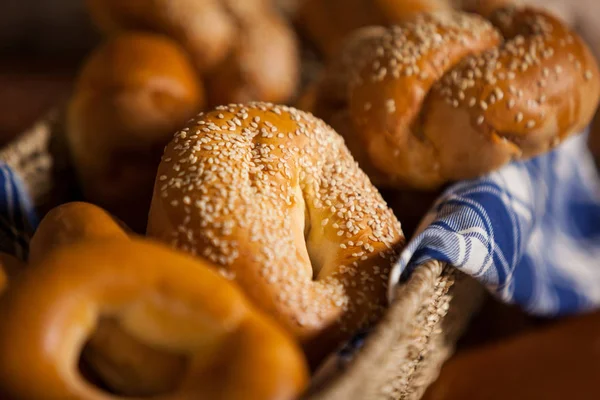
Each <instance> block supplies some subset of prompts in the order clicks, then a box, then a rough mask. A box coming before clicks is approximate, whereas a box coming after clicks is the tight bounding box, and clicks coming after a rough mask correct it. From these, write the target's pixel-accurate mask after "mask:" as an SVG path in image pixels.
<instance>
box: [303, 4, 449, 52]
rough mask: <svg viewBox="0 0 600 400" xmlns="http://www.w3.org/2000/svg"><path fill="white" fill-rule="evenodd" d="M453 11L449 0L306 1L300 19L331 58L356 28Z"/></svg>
mask: <svg viewBox="0 0 600 400" xmlns="http://www.w3.org/2000/svg"><path fill="white" fill-rule="evenodd" d="M450 9H451V5H450V3H449V2H448V0H304V1H303V2H302V3H301V5H300V6H299V10H298V16H297V19H298V21H299V25H300V27H301V29H302V30H303V31H305V32H306V34H307V35H308V37H309V38H310V39H311V40H312V41H313V42H314V44H315V45H316V46H317V47H318V48H319V50H320V51H321V52H322V53H323V55H324V56H325V57H326V58H330V57H332V56H334V55H336V54H337V52H338V51H339V48H340V47H341V45H342V43H343V41H344V39H345V37H346V36H347V35H349V34H350V33H351V32H353V31H354V30H356V29H359V28H362V27H366V26H370V25H391V24H396V23H399V22H402V21H406V20H408V19H411V18H413V17H414V16H415V15H417V14H419V13H422V12H431V11H438V10H450Z"/></svg>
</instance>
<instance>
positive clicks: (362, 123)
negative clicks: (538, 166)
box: [309, 7, 600, 190]
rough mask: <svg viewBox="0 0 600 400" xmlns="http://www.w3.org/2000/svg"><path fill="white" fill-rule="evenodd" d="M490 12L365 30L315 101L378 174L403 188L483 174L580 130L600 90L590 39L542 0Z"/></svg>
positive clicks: (380, 181)
mask: <svg viewBox="0 0 600 400" xmlns="http://www.w3.org/2000/svg"><path fill="white" fill-rule="evenodd" d="M490 20H491V22H490V21H488V20H485V19H484V18H482V17H480V16H477V15H474V14H469V13H464V12H459V11H450V12H436V13H425V14H421V15H419V16H417V17H415V18H414V19H412V20H410V21H407V22H405V23H402V24H399V25H396V26H393V27H389V28H387V29H386V28H379V29H377V28H363V29H362V30H358V31H355V32H354V33H353V34H352V35H351V36H350V37H348V39H347V42H346V44H345V45H344V47H343V49H342V50H341V51H340V55H339V56H338V57H336V58H335V59H333V60H332V62H331V63H330V66H329V68H330V70H329V71H328V72H327V73H326V74H325V75H324V77H323V79H322V81H321V83H320V85H321V89H320V91H319V92H318V93H317V94H316V95H315V100H314V102H313V104H314V109H313V110H309V111H313V112H314V113H315V114H316V115H317V116H319V117H322V118H323V119H325V120H326V121H327V122H328V123H330V124H332V125H333V127H334V128H335V129H337V130H338V132H340V134H342V136H344V138H345V139H346V142H347V143H348V147H349V148H350V149H351V151H353V152H354V155H355V157H356V158H357V160H358V162H359V163H360V164H361V166H362V167H363V168H364V169H365V171H366V172H367V173H369V175H370V177H371V179H372V180H373V181H374V183H375V184H376V185H379V186H385V187H391V188H397V189H416V190H437V189H439V188H440V187H442V186H443V185H444V184H447V183H450V182H453V181H458V180H463V179H472V178H476V177H479V176H481V175H484V174H487V173H489V172H492V171H494V170H495V169H497V168H499V167H501V166H503V165H504V164H506V163H508V162H510V161H513V160H525V159H529V158H531V157H534V156H537V155H540V154H543V153H545V152H547V151H548V150H550V149H551V148H553V147H555V146H557V145H558V144H560V143H561V142H562V141H563V140H564V139H565V138H567V137H568V136H569V135H571V134H577V133H579V132H581V131H582V130H583V129H584V128H585V127H586V126H587V125H588V124H589V122H590V120H591V119H592V117H593V114H594V113H595V110H596V107H597V105H598V99H599V97H600V78H599V72H598V66H597V63H596V60H595V59H594V57H593V56H592V54H591V52H590V51H589V49H588V47H587V46H586V45H585V43H584V42H583V40H581V38H580V37H579V36H578V35H577V34H575V33H573V32H572V31H571V30H570V29H569V28H568V27H567V26H566V25H565V24H564V23H562V22H561V21H560V20H558V19H556V18H555V17H553V16H551V15H550V14H549V13H546V12H543V11H539V10H536V9H533V8H513V7H507V8H502V9H497V10H496V11H495V12H494V13H493V14H492V15H491V16H490ZM352 142H356V143H352Z"/></svg>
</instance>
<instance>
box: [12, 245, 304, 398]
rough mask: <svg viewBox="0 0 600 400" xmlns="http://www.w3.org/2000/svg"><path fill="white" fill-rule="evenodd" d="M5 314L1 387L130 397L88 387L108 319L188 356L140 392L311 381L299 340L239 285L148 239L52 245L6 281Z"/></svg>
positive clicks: (242, 394) (252, 388) (225, 392)
mask: <svg viewBox="0 0 600 400" xmlns="http://www.w3.org/2000/svg"><path fill="white" fill-rule="evenodd" d="M32 310H35V312H32ZM0 315H2V320H1V321H0V354H2V357H0V393H1V394H2V397H3V398H9V399H23V400H56V399H108V398H110V399H125V398H129V396H126V395H127V394H123V393H117V394H109V393H106V392H103V391H101V390H100V389H98V388H96V387H94V386H91V385H90V384H89V383H88V382H87V381H86V380H85V379H84V378H83V376H82V375H81V373H80V372H79V370H78V368H77V365H78V358H79V356H80V354H81V351H82V348H83V347H84V345H85V343H86V342H87V340H88V339H89V338H90V336H92V335H93V334H94V331H95V329H96V325H97V324H99V323H101V321H102V319H103V318H109V319H112V320H114V321H116V324H117V325H118V326H119V327H121V328H122V329H123V330H124V331H125V332H126V333H127V334H128V335H130V336H131V337H132V338H134V339H135V342H137V343H140V344H143V345H145V346H147V347H149V348H151V349H154V350H155V351H157V352H159V353H160V354H164V355H163V357H166V356H171V357H181V358H183V359H184V360H185V368H184V369H183V371H182V373H181V375H179V376H178V377H177V378H178V381H177V385H176V386H174V387H172V388H170V390H169V391H166V392H155V393H147V394H141V395H139V396H144V395H147V396H151V397H152V398H153V399H157V400H161V399H164V400H167V399H189V400H192V399H199V398H202V399H228V400H236V399H239V400H242V399H265V400H271V399H272V400H293V399H295V398H296V397H297V396H298V394H299V393H300V392H301V391H302V390H303V388H304V386H305V385H306V383H307V380H308V373H307V368H306V365H305V361H304V359H303V356H302V354H301V351H300V349H299V348H298V346H297V344H296V343H294V341H293V340H292V339H291V338H290V337H288V336H287V335H286V334H285V333H284V332H283V331H282V330H281V328H279V327H278V326H277V325H276V324H275V323H274V322H272V321H271V320H270V319H268V318H267V317H265V316H264V315H262V314H260V313H259V312H257V311H256V310H255V309H254V308H253V307H252V306H251V305H250V304H249V303H248V301H247V300H246V298H245V297H244V296H243V295H242V293H241V292H240V291H239V289H238V288H237V287H235V286H234V285H233V284H231V283H229V282H227V281H226V280H225V279H223V278H222V277H220V276H218V274H217V273H215V272H213V269H212V268H211V267H210V266H209V265H208V264H206V263H203V262H201V261H199V260H194V259H192V258H190V257H187V256H185V255H182V254H179V253H177V252H174V251H173V250H170V249H167V248H164V247H162V246H160V245H158V244H155V243H150V242H148V241H143V240H141V239H133V240H131V241H125V240H105V241H100V240H99V241H88V242H80V243H76V244H71V245H68V246H65V247H61V248H59V249H57V250H56V251H53V252H51V253H50V254H48V256H47V257H45V258H44V259H43V260H42V261H40V262H39V263H36V264H33V265H30V267H29V268H28V269H27V270H26V271H25V272H24V273H23V274H21V275H20V277H19V279H17V280H15V281H14V282H13V283H11V285H10V286H9V289H8V290H7V291H6V293H5V294H4V295H3V296H2V297H1V298H0ZM120 350H121V351H122V352H128V351H129V350H130V349H129V348H121V349H120ZM146 383H149V382H146Z"/></svg>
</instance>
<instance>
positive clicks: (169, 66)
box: [67, 33, 204, 231]
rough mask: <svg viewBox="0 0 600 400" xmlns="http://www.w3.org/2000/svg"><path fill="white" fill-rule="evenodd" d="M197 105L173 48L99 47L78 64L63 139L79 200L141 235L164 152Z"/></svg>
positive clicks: (121, 40) (180, 55)
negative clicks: (80, 195) (80, 194)
mask: <svg viewBox="0 0 600 400" xmlns="http://www.w3.org/2000/svg"><path fill="white" fill-rule="evenodd" d="M203 105H204V94H203V88H202V86H201V84H200V83H199V81H198V79H197V75H196V73H195V70H194V68H193V66H192V64H191V62H190V60H189V58H188V56H187V54H186V53H185V52H184V50H183V49H182V48H181V47H179V45H177V44H176V43H175V42H173V41H172V40H170V39H168V38H166V37H164V36H160V35H157V34H151V33H126V34H122V35H118V36H115V37H112V38H111V39H109V40H107V41H106V43H104V44H103V45H101V46H100V47H99V48H98V49H96V50H95V51H94V52H93V54H92V55H91V56H90V58H89V59H88V60H87V62H86V63H85V65H84V67H83V69H82V71H81V73H80V75H79V77H78V79H77V82H76V86H75V90H74V93H73V95H72V98H71V100H70V103H69V105H68V116H67V138H68V142H69V146H70V150H71V154H72V158H73V162H74V165H75V167H76V172H77V174H78V177H79V180H80V184H81V188H82V191H83V194H84V196H85V198H86V200H89V201H91V202H93V203H96V204H98V205H100V206H101V207H104V208H106V209H107V210H108V211H110V212H111V213H113V214H114V215H116V216H117V217H118V218H120V219H121V220H123V221H124V222H125V223H126V224H128V225H129V226H130V227H131V228H132V229H134V230H135V231H143V230H144V229H145V226H146V220H147V214H148V209H149V206H150V198H151V196H152V188H153V185H154V177H155V174H156V169H157V167H158V163H159V161H160V157H161V155H162V152H163V149H164V146H165V145H166V144H167V143H168V142H169V140H170V139H171V137H172V135H173V133H174V132H175V131H177V130H178V129H179V128H181V127H182V126H183V125H184V124H185V122H186V121H187V120H188V119H189V118H191V117H192V116H193V115H195V114H196V113H197V112H198V110H199V109H200V108H201V107H202V106H203Z"/></svg>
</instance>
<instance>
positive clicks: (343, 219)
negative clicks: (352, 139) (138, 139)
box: [148, 103, 404, 357]
mask: <svg viewBox="0 0 600 400" xmlns="http://www.w3.org/2000/svg"><path fill="white" fill-rule="evenodd" d="M148 234H149V235H150V236H151V237H156V238H159V239H160V240H162V241H165V242H167V243H170V244H171V245H173V246H174V247H177V248H180V249H183V250H185V251H188V252H190V253H192V254H194V255H197V256H200V257H203V258H206V259H209V260H211V261H213V262H215V263H218V264H219V266H220V269H221V271H222V272H223V274H224V275H226V276H228V277H230V278H232V279H235V280H236V281H237V282H238V283H239V284H240V286H241V287H242V288H243V289H244V291H245V292H246V293H247V294H248V295H249V296H250V298H251V299H252V300H253V301H254V302H255V303H256V304H258V305H259V306H260V307H261V308H263V309H264V310H266V311H268V312H270V313H271V314H273V315H274V316H275V317H276V318H277V319H278V320H279V321H280V322H281V323H282V324H283V325H284V326H285V327H286V328H287V329H288V330H290V331H291V332H293V333H294V334H295V335H296V336H297V337H298V338H300V339H301V340H302V341H303V342H304V343H305V346H306V348H307V349H308V351H309V352H311V351H315V352H317V353H319V352H320V353H321V354H320V355H321V356H322V355H323V354H322V353H323V352H326V351H331V350H332V349H333V347H332V346H335V344H337V343H339V341H340V340H341V339H342V338H346V337H347V336H348V335H349V334H351V333H352V332H353V331H354V330H356V329H357V328H360V327H362V326H365V325H367V324H369V323H372V322H373V321H375V320H376V319H377V318H378V317H379V316H380V315H381V313H382V311H383V309H384V307H385V306H386V305H387V300H386V286H387V276H388V274H389V271H390V266H391V264H392V263H393V262H394V260H395V259H396V256H397V251H398V250H399V248H400V247H401V246H402V245H403V243H404V237H403V235H402V231H401V228H400V224H399V223H398V221H397V220H396V218H395V217H394V215H393V213H392V212H391V210H389V208H388V207H387V206H386V204H385V202H384V201H383V199H382V198H381V196H380V195H379V193H378V192H377V190H376V189H375V188H374V187H373V186H372V185H371V183H370V182H369V180H368V178H367V177H366V175H365V174H364V173H363V172H362V171H361V170H360V169H359V168H358V167H357V165H356V163H355V161H354V160H353V159H352V157H351V156H350V153H349V152H348V150H347V149H346V147H345V146H344V144H343V141H342V139H341V138H340V137H339V136H338V135H337V134H336V133H335V132H334V131H333V130H331V128H330V127H328V126H327V125H325V124H324V123H323V122H322V121H320V120H318V119H316V118H314V117H313V116H312V115H310V114H307V113H303V112H299V111H298V110H295V109H293V108H290V107H284V106H274V105H272V104H267V103H250V104H248V105H230V106H223V107H217V109H216V110H214V111H211V112H209V113H206V114H200V115H199V116H198V117H197V118H196V119H195V120H194V121H192V122H191V123H190V124H189V125H188V126H187V127H186V128H185V129H183V130H182V131H180V132H179V133H177V135H176V136H175V138H174V140H173V141H172V142H171V143H170V144H169V146H167V149H166V151H165V154H164V156H163V161H162V162H161V165H160V167H159V170H158V174H157V180H156V186H155V192H154V198H153V200H152V206H151V210H150V218H149V224H148ZM315 357H318V356H315Z"/></svg>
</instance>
